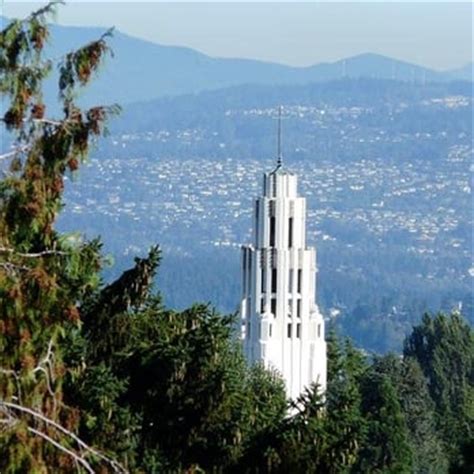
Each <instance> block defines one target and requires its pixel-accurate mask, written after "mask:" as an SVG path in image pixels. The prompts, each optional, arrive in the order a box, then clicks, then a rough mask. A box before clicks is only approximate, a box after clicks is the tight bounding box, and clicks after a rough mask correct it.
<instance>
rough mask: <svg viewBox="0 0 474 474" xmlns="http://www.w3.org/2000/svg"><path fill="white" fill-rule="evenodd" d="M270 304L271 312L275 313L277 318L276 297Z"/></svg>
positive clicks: (274, 315)
mask: <svg viewBox="0 0 474 474" xmlns="http://www.w3.org/2000/svg"><path fill="white" fill-rule="evenodd" d="M270 306H271V308H270V309H271V312H272V314H273V317H274V318H276V316H277V300H276V298H272V301H271V304H270Z"/></svg>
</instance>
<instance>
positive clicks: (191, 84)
mask: <svg viewBox="0 0 474 474" xmlns="http://www.w3.org/2000/svg"><path fill="white" fill-rule="evenodd" d="M0 19H1V22H2V24H6V22H8V20H7V19H5V18H0ZM104 31H106V30H105V29H103V28H96V27H72V26H61V25H52V27H51V36H52V37H51V41H50V47H49V50H48V54H49V56H51V57H53V58H57V57H60V56H62V55H64V54H65V53H66V52H68V51H70V50H72V49H75V48H77V47H79V46H81V45H83V44H84V43H86V42H88V41H91V40H93V39H96V38H98V37H100V36H101V35H102V34H103V33H104ZM109 44H110V46H111V48H112V51H113V56H111V57H110V58H108V60H107V61H106V64H105V65H104V67H103V70H102V71H101V74H100V77H98V78H97V80H96V81H95V82H94V83H93V84H92V85H91V86H90V87H89V88H88V91H87V95H86V96H85V97H84V98H83V101H84V102H83V103H84V104H85V105H89V104H96V103H110V102H117V103H120V104H127V103H131V102H137V101H146V100H149V99H154V98H158V97H163V96H176V95H181V94H190V93H191V94H194V93H198V92H201V91H204V90H213V89H219V88H224V87H228V86H234V85H242V84H265V85H268V84H271V85H283V84H286V85H297V84H308V83H312V82H321V81H328V80H333V79H339V78H343V77H347V78H360V77H369V78H379V79H394V80H399V81H408V82H418V83H420V82H422V83H423V82H439V81H450V80H472V63H471V64H468V65H466V66H465V67H463V68H460V69H456V70H452V71H444V72H441V71H435V70H433V69H428V68H424V67H421V66H418V65H416V64H411V63H408V62H404V61H399V60H396V59H393V58H389V57H386V56H381V55H378V54H373V53H367V54H360V55H358V56H354V57H350V58H346V59H341V60H339V61H335V62H332V63H320V64H316V65H313V66H309V67H291V66H287V65H283V64H276V63H271V62H264V61H257V60H251V59H229V58H215V57H211V56H208V55H206V54H203V53H201V52H198V51H196V50H193V49H191V48H185V47H178V46H165V45H161V44H156V43H152V42H149V41H145V40H142V39H138V38H135V37H131V36H128V35H126V34H124V33H122V32H120V31H115V32H114V33H113V36H112V38H111V39H110V40H109ZM313 46H314V45H310V44H309V45H308V47H313ZM53 80H54V77H53ZM54 86H55V84H54V82H53V81H52V83H50V84H49V86H48V87H47V89H46V97H47V99H51V98H52V97H54V94H55V92H54V91H55V87H54Z"/></svg>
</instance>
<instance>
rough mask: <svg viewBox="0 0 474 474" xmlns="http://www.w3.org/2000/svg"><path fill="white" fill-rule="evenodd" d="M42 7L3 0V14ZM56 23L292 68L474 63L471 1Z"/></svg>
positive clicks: (79, 10) (226, 6) (94, 12)
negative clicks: (364, 59) (369, 57)
mask: <svg viewBox="0 0 474 474" xmlns="http://www.w3.org/2000/svg"><path fill="white" fill-rule="evenodd" d="M37 5H38V4H32V3H27V2H21V1H9V0H3V3H2V6H3V14H4V15H6V16H9V17H12V16H24V15H26V14H27V13H28V12H29V11H31V10H32V9H33V8H34V7H35V6H37ZM57 20H58V23H61V24H67V25H94V26H104V27H109V26H111V25H113V26H116V27H117V28H118V29H119V30H121V31H123V32H126V33H128V34H130V35H133V36H138V37H140V38H144V39H148V40H151V41H154V42H158V43H163V44H174V45H182V46H189V47H192V48H194V49H198V50H200V51H202V52H204V53H207V54H209V55H211V56H223V57H245V58H255V59H264V60H269V61H275V62H280V63H285V64H291V65H309V64H314V63H318V62H322V61H335V60H338V59H340V58H343V57H347V56H352V55H355V54H359V53H364V52H374V53H380V54H385V55H388V56H392V57H395V58H398V59H403V60H406V61H410V62H415V63H417V64H421V65H423V66H428V67H432V68H435V69H450V68H455V67H459V66H463V65H464V64H466V63H468V62H469V61H472V23H473V6H472V3H471V2H465V3H453V2H416V3H415V2H386V1H385V2H382V1H379V2H370V3H368V2H351V3H343V2H335V1H332V2H306V3H290V2H259V3H257V2H239V3H234V2H232V3H231V2H223V1H221V2H213V3H201V2H187V3H184V2H173V3H165V2H146V3H141V2H136V3H132V2H91V1H88V2H86V1H80V2H79V1H70V2H68V4H67V5H65V6H63V7H60V8H59V15H58V18H57Z"/></svg>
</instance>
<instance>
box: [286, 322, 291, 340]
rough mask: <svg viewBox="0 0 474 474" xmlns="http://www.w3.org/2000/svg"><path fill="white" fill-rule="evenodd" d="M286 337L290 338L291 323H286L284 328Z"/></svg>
mask: <svg viewBox="0 0 474 474" xmlns="http://www.w3.org/2000/svg"><path fill="white" fill-rule="evenodd" d="M286 335H287V336H288V337H289V338H291V323H288V324H287V326H286Z"/></svg>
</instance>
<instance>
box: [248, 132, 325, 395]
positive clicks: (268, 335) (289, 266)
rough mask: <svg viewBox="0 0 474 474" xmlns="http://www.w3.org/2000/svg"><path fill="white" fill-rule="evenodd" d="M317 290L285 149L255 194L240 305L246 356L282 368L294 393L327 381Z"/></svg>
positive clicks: (301, 205) (300, 204)
mask: <svg viewBox="0 0 474 474" xmlns="http://www.w3.org/2000/svg"><path fill="white" fill-rule="evenodd" d="M279 128H280V127H279ZM279 136H280V132H279ZM278 141H279V142H280V140H278ZM278 148H279V150H280V146H279V147H278ZM315 290H316V251H315V249H314V248H309V247H306V199H305V198H303V197H299V196H298V194H297V177H296V175H294V174H293V173H290V172H288V171H286V170H284V169H283V168H282V163H281V155H280V151H279V156H278V164H277V167H276V169H275V170H273V171H272V172H271V173H265V175H264V177H263V195H262V196H261V197H259V198H257V199H256V201H255V208H254V216H253V244H251V245H245V246H243V247H242V293H243V295H242V302H241V310H240V311H241V317H242V338H243V346H244V353H245V356H246V358H247V360H248V362H249V363H251V364H252V363H256V362H261V363H263V364H264V365H265V367H268V368H273V369H276V370H277V371H278V372H279V373H280V374H281V375H282V376H283V379H284V381H285V385H286V391H287V395H288V396H289V397H290V398H292V399H296V398H297V397H298V396H299V395H300V394H301V393H302V391H303V390H304V388H305V387H308V386H309V385H311V383H313V382H318V384H319V386H320V387H321V390H322V391H324V390H325V388H326V342H325V340H324V319H323V317H322V316H321V313H320V312H319V309H318V307H317V305H316V302H315V294H316V291H315Z"/></svg>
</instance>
